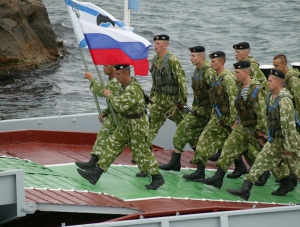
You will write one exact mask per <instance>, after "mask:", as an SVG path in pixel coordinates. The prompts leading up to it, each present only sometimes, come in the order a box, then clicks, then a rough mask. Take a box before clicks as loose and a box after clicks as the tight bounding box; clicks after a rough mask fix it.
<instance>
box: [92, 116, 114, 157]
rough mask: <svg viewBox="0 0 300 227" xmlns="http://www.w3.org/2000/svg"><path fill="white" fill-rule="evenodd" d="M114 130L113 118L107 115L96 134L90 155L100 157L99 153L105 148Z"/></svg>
mask: <svg viewBox="0 0 300 227" xmlns="http://www.w3.org/2000/svg"><path fill="white" fill-rule="evenodd" d="M115 129H116V125H115V124H114V121H113V116H112V114H108V116H107V117H106V118H105V120H104V122H103V123H102V128H101V130H100V131H99V132H98V135H97V138H96V141H95V143H94V146H93V151H92V152H91V154H94V155H98V156H99V155H101V152H102V151H103V150H104V149H105V148H106V142H107V139H108V137H109V136H111V135H112V134H113V133H114V131H115Z"/></svg>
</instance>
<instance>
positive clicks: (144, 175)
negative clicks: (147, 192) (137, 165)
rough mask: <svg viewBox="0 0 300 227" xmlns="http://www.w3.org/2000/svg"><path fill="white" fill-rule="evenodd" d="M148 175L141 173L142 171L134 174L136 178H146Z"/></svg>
mask: <svg viewBox="0 0 300 227" xmlns="http://www.w3.org/2000/svg"><path fill="white" fill-rule="evenodd" d="M148 175H149V174H147V173H145V172H143V171H142V170H141V171H140V172H139V173H137V174H135V176H136V177H148Z"/></svg>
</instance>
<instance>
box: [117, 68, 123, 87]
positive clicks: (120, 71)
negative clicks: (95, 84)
mask: <svg viewBox="0 0 300 227" xmlns="http://www.w3.org/2000/svg"><path fill="white" fill-rule="evenodd" d="M124 74H125V73H124V72H122V70H118V71H116V78H117V80H118V81H119V83H121V84H124V78H125V76H124Z"/></svg>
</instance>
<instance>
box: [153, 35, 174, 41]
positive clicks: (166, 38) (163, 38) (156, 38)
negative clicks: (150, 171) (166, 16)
mask: <svg viewBox="0 0 300 227" xmlns="http://www.w3.org/2000/svg"><path fill="white" fill-rule="evenodd" d="M169 39H170V37H169V36H168V35H156V36H154V38H153V40H154V41H155V40H169Z"/></svg>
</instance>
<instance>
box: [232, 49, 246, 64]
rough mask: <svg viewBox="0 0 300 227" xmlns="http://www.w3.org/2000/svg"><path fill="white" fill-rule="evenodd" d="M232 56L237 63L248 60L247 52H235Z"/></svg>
mask: <svg viewBox="0 0 300 227" xmlns="http://www.w3.org/2000/svg"><path fill="white" fill-rule="evenodd" d="M234 56H235V59H236V60H237V61H244V60H246V59H247V58H248V51H247V50H235V52H234Z"/></svg>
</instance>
